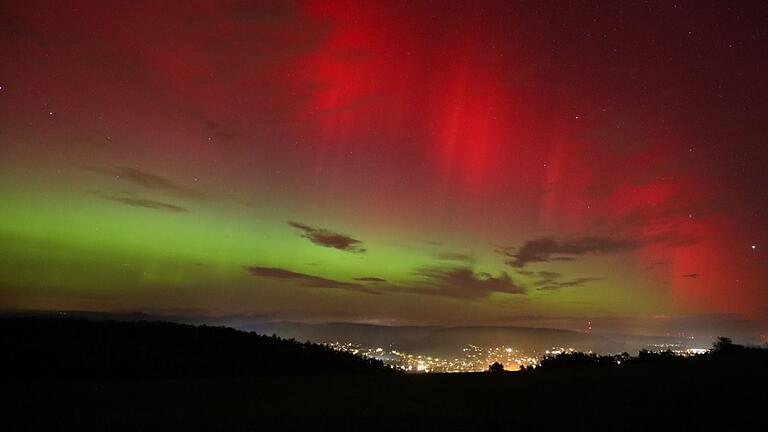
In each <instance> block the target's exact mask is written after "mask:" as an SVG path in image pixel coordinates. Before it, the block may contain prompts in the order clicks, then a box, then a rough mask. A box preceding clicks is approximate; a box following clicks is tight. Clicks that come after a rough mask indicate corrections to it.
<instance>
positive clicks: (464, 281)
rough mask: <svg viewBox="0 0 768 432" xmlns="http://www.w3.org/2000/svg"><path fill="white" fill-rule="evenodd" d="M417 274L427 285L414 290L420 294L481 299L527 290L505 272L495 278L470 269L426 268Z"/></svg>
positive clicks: (520, 292)
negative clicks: (498, 293) (493, 294)
mask: <svg viewBox="0 0 768 432" xmlns="http://www.w3.org/2000/svg"><path fill="white" fill-rule="evenodd" d="M416 274H417V275H418V276H421V277H422V278H424V285H426V287H416V288H415V289H414V290H413V291H414V292H418V293H420V294H432V295H442V296H449V297H460V298H481V297H485V296H487V295H488V294H490V293H493V292H500V293H510V294H524V293H525V288H523V287H521V286H519V285H517V284H516V283H515V282H514V281H512V279H511V278H510V277H509V275H508V274H507V273H505V272H501V274H500V275H499V276H493V275H491V274H489V273H484V272H480V273H475V271H474V270H473V269H472V268H469V267H449V268H440V267H425V268H421V269H419V270H418V271H417V272H416Z"/></svg>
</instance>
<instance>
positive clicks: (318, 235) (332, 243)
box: [288, 221, 365, 253]
mask: <svg viewBox="0 0 768 432" xmlns="http://www.w3.org/2000/svg"><path fill="white" fill-rule="evenodd" d="M288 225H290V226H292V227H294V228H297V229H299V230H301V231H302V232H303V234H302V235H301V236H302V237H304V238H305V239H307V240H309V241H311V242H312V243H314V244H316V245H318V246H323V247H330V248H334V249H338V250H343V251H346V252H353V253H362V252H365V248H364V247H363V242H362V241H360V240H357V239H355V238H352V237H350V236H348V235H345V234H339V233H337V232H333V231H331V230H327V229H325V228H315V227H313V226H310V225H307V224H303V223H301V222H294V221H288Z"/></svg>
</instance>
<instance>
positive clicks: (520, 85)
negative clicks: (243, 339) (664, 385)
mask: <svg viewBox="0 0 768 432" xmlns="http://www.w3.org/2000/svg"><path fill="white" fill-rule="evenodd" d="M758 3H759V2H723V3H710V2H644V3H641V2H565V1H553V2H547V1H542V2H454V1H448V2H430V1H416V2H400V1H392V2H390V1H362V2H346V1H327V2H326V1H318V2H315V1H310V2H289V1H257V2H245V1H235V2H233V1H219V2H209V1H184V2H152V3H149V2H108V1H105V2H79V1H67V2H35V1H29V2H5V3H4V4H3V5H2V6H0V46H1V47H2V50H1V51H0V52H2V60H0V87H1V88H0V244H1V245H2V247H1V250H0V305H2V307H3V308H5V309H43V310H94V311H147V312H153V313H184V314H201V315H227V314H249V315H250V314H252V315H259V316H267V317H273V318H275V319H290V320H305V321H355V322H372V323H403V324H439V325H481V324H482V325H485V324H491V325H504V324H521V323H522V324H526V325H543V326H562V327H570V328H580V326H582V325H583V323H584V322H586V321H587V320H590V321H594V322H596V323H599V322H602V323H605V324H604V327H603V329H604V330H612V329H613V328H610V327H607V326H609V324H608V323H611V324H610V325H615V326H616V327H615V328H616V329H621V330H628V331H638V332H643V331H651V330H648V329H649V328H651V327H653V322H654V320H663V321H664V322H665V323H667V324H668V323H670V322H674V323H677V324H675V326H676V327H674V326H673V327H674V328H673V327H665V328H664V331H670V330H679V331H688V329H687V328H686V327H685V326H684V324H682V323H686V322H690V321H697V320H704V321H706V320H712V322H729V323H733V322H736V323H750V324H749V325H750V326H753V327H754V328H765V327H766V321H767V320H768V289H766V283H768V267H766V264H768V262H766V258H765V254H764V253H763V250H762V248H763V247H764V245H766V246H768V238H766V235H767V234H768V225H767V224H766V212H767V211H768V194H766V192H765V191H764V190H763V189H764V185H766V184H768V170H766V169H765V163H766V160H768V157H767V156H768V153H766V144H765V135H766V132H765V128H766V124H768V123H767V122H766V116H768V81H766V80H765V78H764V77H765V75H766V73H768V67H767V66H768V64H767V63H768V62H767V61H766V58H765V55H764V54H765V49H766V46H767V45H768V44H767V43H766V42H767V41H766V38H767V37H768V30H767V28H766V26H765V23H766V22H768V8H767V7H766V6H765V5H761V4H758ZM707 322H709V321H707ZM760 326H762V327H760ZM654 330H658V329H656V328H655V327H654Z"/></svg>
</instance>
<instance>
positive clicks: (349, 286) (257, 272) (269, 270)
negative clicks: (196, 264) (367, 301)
mask: <svg viewBox="0 0 768 432" xmlns="http://www.w3.org/2000/svg"><path fill="white" fill-rule="evenodd" d="M245 269H246V271H248V273H250V274H251V275H252V276H259V277H264V278H270V279H283V280H291V281H295V282H297V283H300V284H302V285H305V286H310V287H318V288H337V289H346V290H351V291H359V292H364V293H367V294H381V292H380V291H378V290H375V289H371V288H369V287H367V286H366V285H364V284H358V283H352V282H343V281H338V280H334V279H327V278H324V277H320V276H314V275H310V274H306V273H298V272H295V271H292V270H286V269H282V268H278V267H261V266H250V267H246V268H245Z"/></svg>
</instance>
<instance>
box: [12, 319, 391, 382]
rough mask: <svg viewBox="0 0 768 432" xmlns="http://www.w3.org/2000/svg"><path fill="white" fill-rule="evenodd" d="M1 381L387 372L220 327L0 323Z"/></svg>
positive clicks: (370, 363) (312, 347)
mask: <svg viewBox="0 0 768 432" xmlns="http://www.w3.org/2000/svg"><path fill="white" fill-rule="evenodd" d="M0 351H2V353H3V354H2V356H0V370H2V371H3V372H2V373H3V375H5V376H6V377H8V378H11V379H13V378H17V379H26V378H36V379H75V378H76V379H82V378H98V379H128V378H145V379H146V378H149V379H152V378H163V379H165V378H197V377H199V378H221V377H248V376H261V375H268V374H269V375H279V374H287V375H301V374H350V373H380V372H387V371H390V369H389V368H388V367H386V366H385V365H384V364H383V363H382V362H381V361H378V360H375V359H367V358H363V357H360V356H356V355H353V354H350V353H343V352H338V351H334V350H332V349H331V348H328V347H326V346H324V345H318V344H313V343H309V342H306V343H302V342H298V341H296V340H293V339H289V340H286V339H281V338H279V337H277V336H274V335H273V336H263V335H258V334H255V333H246V332H242V331H238V330H234V329H231V328H225V327H208V326H192V325H184V324H173V323H167V322H143V321H135V322H116V321H89V320H85V319H76V318H59V319H57V318H6V319H0Z"/></svg>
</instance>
